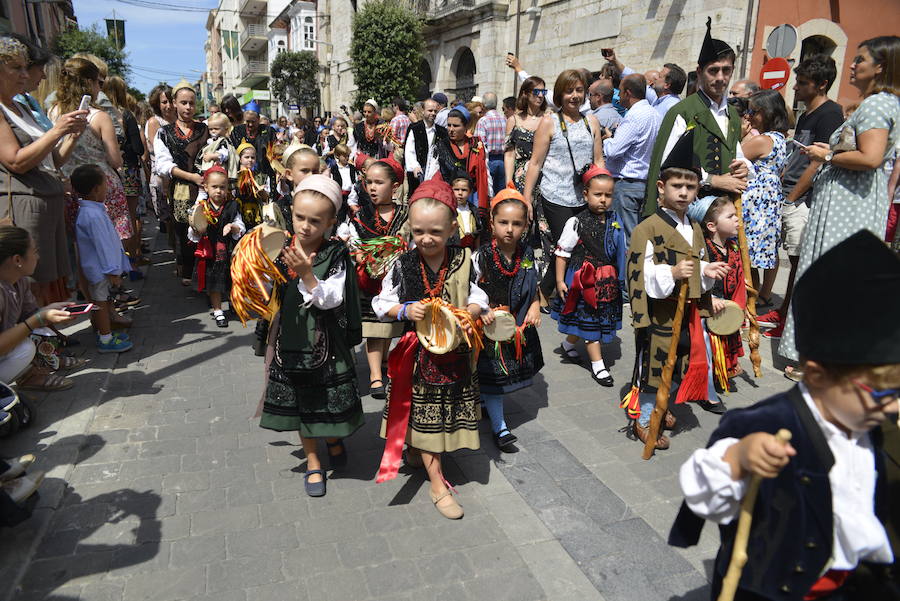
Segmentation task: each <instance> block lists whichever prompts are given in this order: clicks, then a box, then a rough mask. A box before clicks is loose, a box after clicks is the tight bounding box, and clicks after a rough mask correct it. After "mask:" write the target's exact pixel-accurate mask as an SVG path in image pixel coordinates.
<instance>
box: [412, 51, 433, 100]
mask: <svg viewBox="0 0 900 601" xmlns="http://www.w3.org/2000/svg"><path fill="white" fill-rule="evenodd" d="M431 81H432V77H431V66H430V65H429V64H428V61H427V60H425V59H424V58H423V59H422V62H420V63H419V91H418V93H417V94H416V96H417V99H418V100H424V99H425V98H430V97H431Z"/></svg>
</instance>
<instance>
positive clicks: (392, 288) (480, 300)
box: [372, 265, 490, 321]
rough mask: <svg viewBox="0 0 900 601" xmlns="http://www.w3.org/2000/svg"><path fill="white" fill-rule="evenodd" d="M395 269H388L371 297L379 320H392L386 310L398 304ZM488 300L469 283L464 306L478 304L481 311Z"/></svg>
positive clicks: (482, 292) (487, 307) (397, 284)
mask: <svg viewBox="0 0 900 601" xmlns="http://www.w3.org/2000/svg"><path fill="white" fill-rule="evenodd" d="M394 267H397V266H396V265H395V266H394ZM395 271H396V270H395V269H393V268H392V269H390V270H388V272H387V275H386V276H384V279H383V280H382V281H381V292H379V293H378V296H376V297H375V298H373V299H372V310H373V311H375V315H377V316H378V318H379V319H381V321H393V318H392V317H390V316H388V311H390V310H391V309H393V308H394V307H396V306H397V305H399V304H400V282H397V283H396V284H395V283H394V272H395ZM488 302H489V301H488V295H487V293H486V292H485V291H484V290H482V289H481V288H479V287H478V284H476V283H475V282H472V283H471V284H469V298H468V299H467V300H466V306H468V305H478V306H479V307H481V310H482V311H487V310H488V309H490V305H489V304H488ZM463 308H465V307H463Z"/></svg>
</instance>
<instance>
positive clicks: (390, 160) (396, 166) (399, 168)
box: [376, 156, 403, 183]
mask: <svg viewBox="0 0 900 601" xmlns="http://www.w3.org/2000/svg"><path fill="white" fill-rule="evenodd" d="M376 162H378V163H384V164H385V165H387V166H388V167H390V168H391V169H393V170H394V175H396V176H397V181H398V182H400V183H403V165H401V164H400V163H398V162H397V159H395V158H394V157H392V156H389V157H387V158H383V159H378V161H376Z"/></svg>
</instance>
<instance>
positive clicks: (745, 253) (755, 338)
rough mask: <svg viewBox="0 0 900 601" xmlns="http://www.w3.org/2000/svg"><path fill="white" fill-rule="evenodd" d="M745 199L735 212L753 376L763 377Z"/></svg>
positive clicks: (739, 199) (735, 205) (738, 198)
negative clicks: (744, 287)
mask: <svg viewBox="0 0 900 601" xmlns="http://www.w3.org/2000/svg"><path fill="white" fill-rule="evenodd" d="M742 205H743V199H742V197H741V196H738V197H737V199H736V200H735V201H734V210H735V212H736V213H737V218H738V246H739V247H740V249H741V268H742V269H743V270H744V283H745V284H746V287H747V319H749V320H750V331H749V332H748V333H747V343H748V346H749V347H750V362H751V363H752V364H753V375H754V376H756V377H757V378H760V377H762V368H761V367H760V364H761V362H762V357H760V355H759V323H758V322H757V321H756V298H757V297H758V296H759V292H758V291H757V290H756V288H754V287H753V274H752V272H751V270H752V268H751V267H750V248H749V247H748V246H747V232H746V230H745V229H744V214H743V208H742Z"/></svg>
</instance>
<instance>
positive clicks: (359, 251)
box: [339, 157, 409, 399]
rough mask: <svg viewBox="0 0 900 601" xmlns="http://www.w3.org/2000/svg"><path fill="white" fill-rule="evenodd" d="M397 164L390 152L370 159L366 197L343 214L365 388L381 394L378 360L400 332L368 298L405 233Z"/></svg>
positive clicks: (402, 247)
mask: <svg viewBox="0 0 900 601" xmlns="http://www.w3.org/2000/svg"><path fill="white" fill-rule="evenodd" d="M402 177H403V167H401V166H400V164H399V163H397V161H395V160H394V159H393V158H390V157H388V158H386V159H382V160H380V161H375V162H374V163H372V164H371V165H370V166H369V168H368V169H366V189H367V191H368V197H369V198H370V199H371V202H367V203H364V204H362V205H360V207H359V210H358V211H357V212H356V214H354V215H353V216H351V217H350V218H349V221H348V223H347V228H346V231H347V235H346V236H341V234H340V233H339V237H348V238H349V245H350V248H351V250H352V252H353V254H354V258H355V259H356V272H357V278H358V282H359V288H360V295H361V300H360V304H361V306H362V316H363V337H364V338H365V339H366V356H367V358H368V360H369V393H370V394H371V395H372V397H373V398H376V399H384V398H387V393H386V392H385V391H386V388H385V385H384V376H383V374H382V373H381V369H382V368H381V364H382V362H383V361H384V358H385V357H386V356H387V353H388V350H389V349H390V345H391V339H392V338H396V337H398V336H400V335H401V334H402V333H403V324H401V323H400V322H398V321H390V322H384V321H382V320H381V319H379V317H378V316H377V315H375V312H374V311H373V310H372V299H373V298H374V297H375V296H376V295H378V293H379V292H381V280H382V278H383V277H384V275H385V274H386V273H387V272H388V271H389V270H390V268H391V265H392V263H393V261H394V260H395V259H396V258H397V256H399V255H400V253H402V252H403V251H404V250H406V241H407V239H408V238H409V226H408V225H407V210H406V207H404V206H403V205H402V204H400V203H399V202H397V199H395V195H396V194H397V191H398V190H399V188H400V182H401V181H402Z"/></svg>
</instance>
